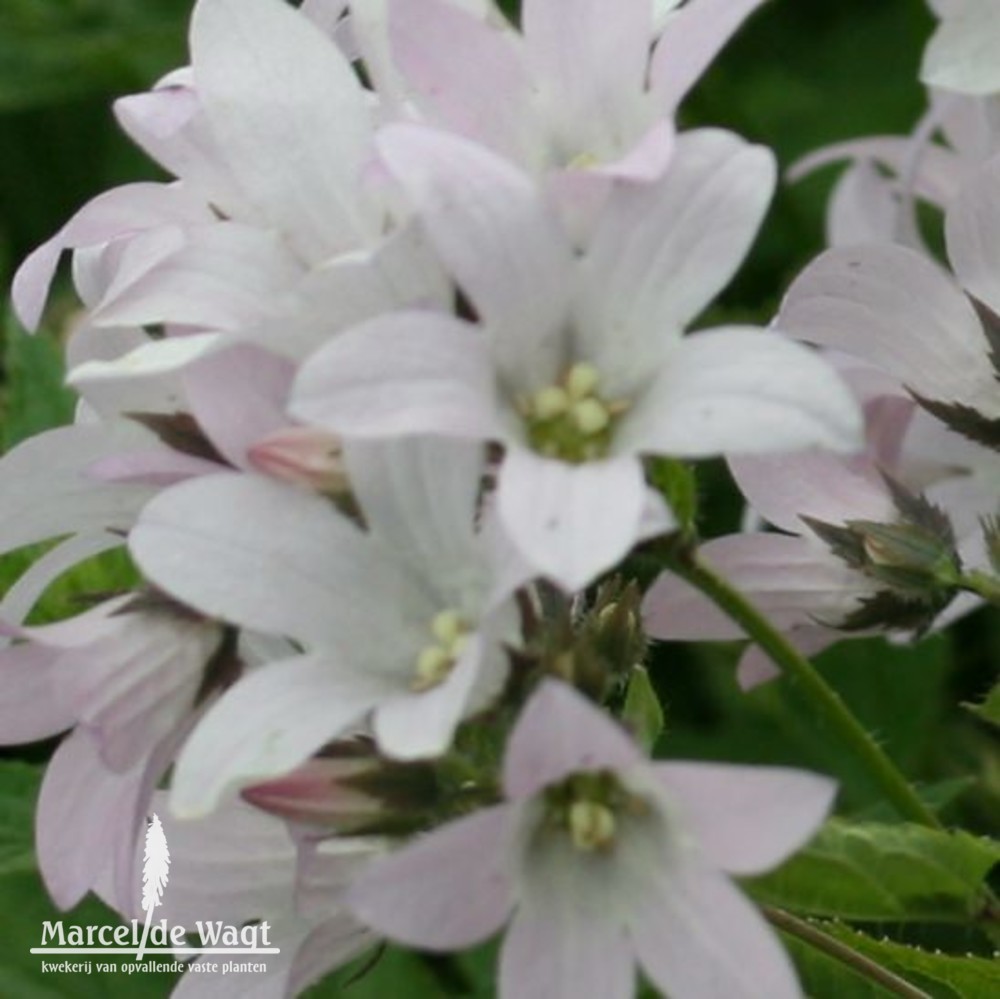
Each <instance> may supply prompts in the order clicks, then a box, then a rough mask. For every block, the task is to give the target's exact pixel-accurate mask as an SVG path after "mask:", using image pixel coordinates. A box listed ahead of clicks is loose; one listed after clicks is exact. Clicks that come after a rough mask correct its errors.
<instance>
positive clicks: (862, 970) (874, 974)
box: [763, 906, 931, 999]
mask: <svg viewBox="0 0 1000 999" xmlns="http://www.w3.org/2000/svg"><path fill="white" fill-rule="evenodd" d="M763 910H764V915H765V916H766V917H767V919H768V921H769V922H770V923H771V924H772V925H773V926H776V927H777V928H778V929H779V930H782V931H783V932H785V933H787V934H788V935H789V936H793V937H798V939H799V940H802V941H803V942H804V943H807V944H809V946H810V947H813V948H815V949H816V950H818V951H821V952H822V953H824V954H826V955H827V956H828V957H832V958H833V959H834V960H835V961H840V963H841V964H845V965H847V967H849V968H851V969H853V970H854V971H856V972H857V973H858V974H859V975H863V976H864V977H865V978H867V979H868V980H869V981H872V982H875V983H876V984H878V985H881V986H882V988H884V989H887V990H888V991H889V992H891V993H892V994H893V995H897V996H905V997H906V999H931V995H930V993H929V992H924V991H923V989H918V988H917V987H916V986H915V985H911V984H910V983H909V982H907V981H906V980H905V979H902V978H900V977H899V975H897V974H895V972H892V971H890V970H889V969H888V968H884V967H882V965H881V964H878V963H876V962H875V961H873V960H871V958H868V957H865V955H864V954H859V953H858V952H857V951H856V950H854V949H853V948H852V947H849V946H848V945H847V944H845V943H842V942H841V941H840V940H837V939H836V938H835V937H831V936H830V934H829V933H824V932H823V931H822V930H821V929H819V927H817V926H813V925H812V924H811V923H807V922H806V921H805V920H804V919H799V918H798V917H796V916H793V915H792V914H791V913H789V912H785V911H784V910H782V909H772V908H770V906H764V907H763Z"/></svg>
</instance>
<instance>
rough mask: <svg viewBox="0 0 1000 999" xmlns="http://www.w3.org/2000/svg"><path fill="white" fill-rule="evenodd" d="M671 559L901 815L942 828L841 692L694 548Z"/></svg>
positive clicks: (670, 562) (670, 563) (674, 570)
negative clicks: (790, 683) (792, 686)
mask: <svg viewBox="0 0 1000 999" xmlns="http://www.w3.org/2000/svg"><path fill="white" fill-rule="evenodd" d="M668 560H669V567H670V569H671V570H672V571H673V572H675V573H676V574H677V575H678V576H680V577H681V578H682V579H684V580H686V581H687V582H688V583H690V584H691V585H692V586H694V587H696V588H697V589H699V590H701V592H702V593H704V594H705V596H707V597H708V598H709V599H710V600H711V601H712V602H713V603H714V604H715V605H716V606H717V607H719V609H720V610H722V611H723V612H724V613H726V614H727V615H728V616H729V617H731V618H732V619H733V621H735V622H736V623H737V624H738V625H739V626H740V627H741V628H742V629H743V631H744V632H745V633H746V634H747V635H748V636H749V638H750V639H751V640H752V641H754V642H756V643H757V644H758V645H759V646H760V647H761V649H763V650H764V652H766V653H767V654H768V656H770V658H771V659H772V660H773V661H774V663H775V665H777V666H778V667H779V668H780V669H781V671H782V673H784V674H785V676H787V677H790V678H791V679H793V680H794V681H795V682H796V684H797V685H798V688H799V690H800V691H801V692H802V693H803V695H804V696H805V697H807V698H808V700H809V702H810V704H811V705H812V707H813V708H814V710H815V711H816V712H817V714H818V715H819V716H820V717H822V718H824V719H825V720H826V722H827V724H828V725H829V726H830V728H831V729H833V730H834V731H835V732H836V733H837V735H838V736H839V737H840V739H841V741H842V742H843V744H844V745H845V746H847V747H849V748H850V749H851V751H852V752H853V753H854V755H855V756H856V757H857V759H858V761H859V762H860V763H862V764H863V765H864V768H865V770H866V772H867V773H868V774H869V775H870V777H871V779H872V780H873V781H874V782H875V783H877V784H878V786H879V787H880V788H881V789H882V791H883V793H884V794H885V796H886V798H888V799H889V801H890V802H892V804H893V806H894V807H895V809H896V810H897V811H898V812H899V814H900V815H901V816H903V817H904V818H906V819H908V820H910V821H911V822H916V823H918V824H919V825H922V826H928V827H930V828H932V829H941V828H942V826H941V823H940V822H939V821H938V818H937V816H936V815H935V814H934V813H933V812H932V811H931V810H930V808H928V807H927V805H926V804H925V803H924V802H923V801H922V800H921V798H920V796H919V795H918V794H917V793H916V792H915V791H914V790H913V788H912V787H911V786H910V784H909V782H908V781H907V779H906V778H905V777H904V776H903V774H902V773H900V771H899V769H898V768H897V767H896V765H895V764H894V763H893V762H892V760H891V759H889V757H888V756H887V755H886V754H885V753H884V752H883V750H882V748H881V747H880V746H879V745H878V743H877V742H875V740H874V739H873V738H872V737H871V735H869V733H868V732H867V731H866V730H865V728H864V726H862V725H861V723H860V722H859V721H858V720H857V718H855V716H854V715H853V714H852V713H851V711H850V709H849V708H848V707H847V706H846V705H845V704H844V702H843V701H842V700H841V698H840V695H839V694H838V693H837V692H836V691H835V690H834V689H833V688H832V687H830V686H829V685H828V684H827V682H826V681H825V680H824V679H823V677H822V676H820V674H819V673H818V672H817V670H816V668H815V667H814V666H813V664H812V663H811V662H810V661H809V660H808V659H806V658H805V657H804V656H803V655H802V654H801V653H800V652H799V650H798V649H796V648H795V646H794V645H792V644H791V642H789V641H788V639H787V638H785V636H784V635H783V634H782V633H781V632H780V631H778V630H777V629H776V628H775V627H774V625H772V624H771V622H770V621H768V620H767V618H766V617H764V615H763V614H761V613H760V611H758V610H757V608H756V607H754V606H753V604H751V603H750V601H749V600H747V599H746V597H744V596H743V594H742V593H740V592H739V591H738V590H736V589H734V588H733V587H732V586H730V584H729V583H728V582H727V581H726V580H725V579H723V578H721V577H720V576H717V575H716V574H715V573H714V572H713V571H712V570H711V569H709V568H708V567H707V566H706V565H705V564H704V563H702V562H700V561H699V560H698V558H697V556H696V555H693V554H692V553H691V552H690V551H684V550H681V551H678V550H676V549H675V550H674V551H672V552H671V554H670V555H669V557H668Z"/></svg>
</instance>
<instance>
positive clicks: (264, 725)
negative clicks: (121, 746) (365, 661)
mask: <svg viewBox="0 0 1000 999" xmlns="http://www.w3.org/2000/svg"><path fill="white" fill-rule="evenodd" d="M385 694H386V685H385V683H384V682H383V681H380V680H379V678H378V677H370V678H366V677H365V676H364V675H363V674H362V673H360V672H358V671H355V672H347V671H344V670H342V669H340V668H338V663H337V662H336V661H335V660H331V657H330V656H329V655H323V654H317V655H307V656H299V657H296V658H294V659H288V660H285V661H284V662H280V663H269V664H267V665H266V666H262V667H260V668H259V669H257V670H256V671H254V672H253V673H251V674H250V675H248V676H246V677H245V678H243V679H242V680H240V681H239V682H237V684H236V685H235V686H233V687H231V688H230V689H229V690H228V691H227V692H226V693H225V694H224V695H223V697H222V698H221V699H220V700H219V701H218V702H217V703H216V704H214V705H213V706H212V707H211V708H210V709H209V711H208V712H207V713H206V715H205V716H204V718H202V720H201V721H200V722H199V724H198V726H197V727H196V728H195V730H194V732H192V733H191V736H190V737H189V738H188V741H187V742H186V743H185V745H184V748H183V749H182V750H181V753H180V756H179V757H178V759H177V765H176V767H175V769H174V777H173V782H172V786H171V792H170V804H171V808H172V809H173V812H174V814H175V815H177V816H179V817H182V818H195V817H198V816H201V815H206V814H208V812H210V811H211V810H212V809H213V808H214V807H215V805H216V803H217V802H218V801H219V799H220V798H221V797H222V796H223V795H224V794H225V793H226V792H227V791H229V790H230V789H232V788H233V787H235V786H239V785H240V784H248V783H252V782H254V781H260V780H264V779H266V778H268V777H275V776H278V775H279V774H283V773H287V772H288V771H289V770H292V769H293V768H294V767H296V766H298V765H299V764H300V763H302V761H303V760H305V759H306V758H307V757H309V756H310V755H311V754H312V753H314V752H315V751H316V750H317V749H319V748H320V746H322V745H323V744H324V743H325V742H327V741H328V740H330V739H333V738H335V737H336V736H338V735H340V734H341V733H342V732H343V731H344V730H345V729H346V728H347V727H348V726H349V725H351V724H354V723H357V722H358V721H360V720H361V718H362V717H363V716H364V715H365V713H366V712H367V711H368V710H369V709H370V708H371V707H372V706H373V705H374V704H375V703H376V702H377V701H378V700H379V698H380V697H384V696H385Z"/></svg>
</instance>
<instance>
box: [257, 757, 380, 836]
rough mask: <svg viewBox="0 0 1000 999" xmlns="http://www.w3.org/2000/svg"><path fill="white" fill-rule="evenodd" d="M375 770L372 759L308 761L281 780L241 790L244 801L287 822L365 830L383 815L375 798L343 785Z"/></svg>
mask: <svg viewBox="0 0 1000 999" xmlns="http://www.w3.org/2000/svg"><path fill="white" fill-rule="evenodd" d="M377 766H378V763H377V761H376V760H374V759H371V758H356V759H355V758H348V759H339V758H337V759H327V758H319V759H314V760H308V761H307V762H305V763H303V764H302V766H300V767H299V768H298V769H296V770H293V771H292V772H291V773H290V774H287V775H285V776H284V777H279V778H277V779H276V780H268V781H264V782H263V783H261V784H254V785H253V786H252V787H247V788H244V789H243V797H244V798H245V799H246V800H247V801H248V802H249V803H250V804H251V805H254V806H256V807H257V808H260V809H262V810H263V811H265V812H270V813H271V814H272V815H277V816H278V817H279V818H282V819H286V820H288V821H290V822H299V823H303V824H304V825H310V826H320V827H324V828H326V827H330V828H334V829H337V830H339V831H341V832H347V831H350V830H353V829H356V828H363V827H365V826H368V825H370V824H372V823H373V822H375V821H377V820H378V819H379V818H381V817H382V815H384V813H385V806H384V805H383V804H382V803H381V802H379V801H378V799H377V798H375V797H373V796H371V795H369V794H366V793H365V792H363V791H360V790H358V789H356V788H354V787H351V786H349V785H348V784H346V783H345V781H348V780H351V779H354V778H358V777H363V776H365V775H369V774H373V773H374V772H375V770H376V768H377Z"/></svg>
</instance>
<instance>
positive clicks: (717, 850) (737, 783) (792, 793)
mask: <svg viewBox="0 0 1000 999" xmlns="http://www.w3.org/2000/svg"><path fill="white" fill-rule="evenodd" d="M653 772H654V773H655V774H656V778H657V780H658V782H659V783H660V785H661V786H662V787H663V788H664V789H665V790H666V792H667V799H666V800H668V801H669V802H672V803H673V805H674V807H676V808H677V809H679V811H680V814H681V819H680V820H679V821H683V823H684V826H685V828H686V829H687V830H688V832H690V833H691V834H692V835H693V837H694V839H695V840H696V841H697V844H698V848H699V849H700V850H701V851H702V853H703V854H704V856H705V857H706V858H707V860H708V862H709V863H710V865H711V866H713V867H718V868H720V869H721V870H723V871H728V872H729V873H730V874H741V875H742V874H759V873H761V872H763V871H767V870H770V869H771V868H772V867H776V866H777V865H778V864H780V863H781V862H782V861H783V860H785V859H786V858H787V857H788V856H789V855H790V854H792V853H793V852H794V851H796V850H798V849H800V848H801V847H802V846H804V845H805V843H806V842H807V841H808V839H809V838H810V837H811V836H812V835H813V834H814V833H815V832H816V831H817V830H818V829H819V827H820V825H821V824H822V822H823V819H824V818H825V817H826V815H827V813H828V812H829V810H830V806H831V805H832V804H833V798H834V795H835V794H836V789H837V785H836V782H834V781H832V780H830V779H828V778H826V777H820V776H819V775H817V774H811V773H806V772H805V771H803V770H790V769H787V768H782V767H750V766H734V765H731V764H727V765H719V764H714V763H700V762H699V763H655V764H653Z"/></svg>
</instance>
